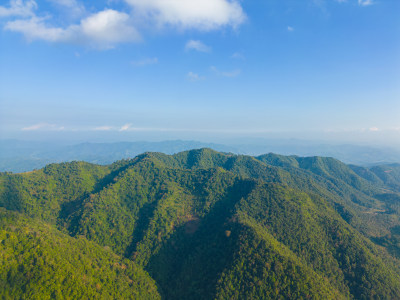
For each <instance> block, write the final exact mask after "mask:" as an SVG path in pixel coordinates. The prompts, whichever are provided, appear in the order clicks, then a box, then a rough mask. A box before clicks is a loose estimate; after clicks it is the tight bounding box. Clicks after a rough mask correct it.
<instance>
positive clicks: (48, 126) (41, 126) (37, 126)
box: [21, 123, 65, 131]
mask: <svg viewBox="0 0 400 300" xmlns="http://www.w3.org/2000/svg"><path fill="white" fill-rule="evenodd" d="M64 129H65V128H64V126H57V125H56V124H49V123H38V124H35V125H32V126H28V127H24V128H22V129H21V130H23V131H35V130H56V131H60V130H64Z"/></svg>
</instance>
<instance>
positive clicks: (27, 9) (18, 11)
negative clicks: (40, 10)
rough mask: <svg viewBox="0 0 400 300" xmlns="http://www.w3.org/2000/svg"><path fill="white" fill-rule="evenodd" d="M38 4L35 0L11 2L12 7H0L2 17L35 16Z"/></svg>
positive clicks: (14, 0)
mask: <svg viewBox="0 0 400 300" xmlns="http://www.w3.org/2000/svg"><path fill="white" fill-rule="evenodd" d="M36 8H37V4H36V2H35V1H34V0H28V1H23V0H11V1H10V6H9V7H5V6H0V17H14V16H18V17H27V16H33V15H34V12H33V11H34V10H35V9H36Z"/></svg>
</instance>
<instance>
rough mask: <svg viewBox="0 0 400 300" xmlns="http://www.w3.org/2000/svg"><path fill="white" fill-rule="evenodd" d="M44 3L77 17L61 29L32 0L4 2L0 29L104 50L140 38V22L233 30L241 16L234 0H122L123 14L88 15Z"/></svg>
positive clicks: (74, 6) (79, 8)
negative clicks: (5, 4) (2, 22)
mask: <svg viewBox="0 0 400 300" xmlns="http://www.w3.org/2000/svg"><path fill="white" fill-rule="evenodd" d="M48 1H49V2H51V3H53V4H55V5H57V6H58V7H60V8H63V9H64V10H65V12H67V11H69V12H73V14H74V15H78V16H81V18H80V20H79V21H78V22H77V23H73V24H69V25H66V26H63V27H61V26H59V25H57V24H55V20H56V18H54V17H53V16H52V15H51V14H50V13H48V12H42V11H40V12H38V11H39V6H38V4H37V2H36V1H35V0H25V1H23V0H10V2H9V3H8V6H0V18H7V19H9V20H7V22H5V25H4V29H5V30H8V31H11V32H17V33H21V34H23V35H24V36H25V37H26V39H27V40H28V41H35V40H42V41H47V42H53V43H70V44H78V45H85V46H90V47H93V48H99V49H109V48H113V47H115V46H116V45H118V44H121V43H132V42H139V41H141V34H140V33H139V29H138V28H141V26H143V27H147V28H148V27H160V26H172V27H173V28H176V29H179V30H185V29H195V30H200V31H210V30H217V29H220V28H221V27H233V28H236V27H237V26H239V25H240V24H242V23H243V22H244V20H245V19H246V16H245V14H244V12H243V9H242V7H241V6H240V4H239V2H238V1H237V0H201V1H198V0H184V1H183V0H124V2H125V3H126V4H127V5H128V8H130V11H129V12H123V11H119V10H115V9H111V8H107V9H104V10H100V11H97V12H93V13H91V14H89V13H87V11H86V9H85V7H84V5H83V4H82V3H81V2H78V1H77V0H48ZM110 3H111V4H112V2H110ZM111 4H109V5H111ZM138 20H141V21H140V22H139V21H138ZM193 42H196V41H193ZM196 47H197V48H196ZM192 49H195V50H197V51H203V52H207V51H209V48H208V47H207V46H205V45H201V44H198V45H197V46H196V45H192Z"/></svg>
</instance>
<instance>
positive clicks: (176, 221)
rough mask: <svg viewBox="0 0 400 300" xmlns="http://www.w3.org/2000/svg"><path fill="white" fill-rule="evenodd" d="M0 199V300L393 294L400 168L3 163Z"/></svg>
mask: <svg viewBox="0 0 400 300" xmlns="http://www.w3.org/2000/svg"><path fill="white" fill-rule="evenodd" d="M0 206H1V207H3V209H2V210H1V211H0V230H1V231H0V240H1V241H0V251H1V252H0V255H1V257H2V260H1V263H2V265H1V268H2V272H1V277H0V280H1V282H0V286H1V287H2V288H1V290H3V291H4V292H3V297H14V298H31V297H32V295H41V298H42V299H43V298H51V297H53V298H57V297H62V296H64V297H70V298H74V297H84V298H120V299H125V298H127V297H128V296H127V295H129V297H131V298H137V299H145V298H146V297H147V298H152V297H153V298H160V297H161V298H163V299H269V298H291V299H292V298H293V299H294V298H313V299H321V298H322V299H348V298H354V299H370V298H381V299H399V295H400V261H399V259H400V230H399V229H400V165H395V164H393V165H385V166H375V167H371V168H364V167H359V166H354V165H346V164H344V163H342V162H340V161H338V160H335V159H333V158H326V157H297V156H281V155H276V154H266V155H261V156H258V157H251V156H244V155H234V154H230V153H220V152H216V151H213V150H211V149H199V150H190V151H185V152H181V153H178V154H175V155H166V154H162V153H144V154H141V155H139V156H137V157H135V158H133V159H129V160H121V161H117V162H115V163H113V164H111V165H107V166H99V165H93V164H90V163H85V162H70V163H61V164H51V165H48V166H46V167H45V168H43V169H40V170H37V171H33V172H29V173H22V174H11V173H1V175H0ZM37 261H40V264H36V262H37ZM32 262H35V263H32ZM82 278H84V279H82ZM28 279H29V280H28ZM80 279H81V280H80ZM58 290H60V291H62V292H63V291H65V293H62V294H60V295H59V294H57V291H58Z"/></svg>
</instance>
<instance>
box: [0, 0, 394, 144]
mask: <svg viewBox="0 0 400 300" xmlns="http://www.w3.org/2000/svg"><path fill="white" fill-rule="evenodd" d="M399 12H400V1H398V0H302V1H299V0H290V1H289V0H242V1H236V0H202V1H199V0H107V1H102V0H100V1H79V0H25V1H24V0H10V1H9V0H0V138H19V139H44V138H47V139H56V138H58V139H76V140H80V141H83V140H88V141H90V140H96V141H109V140H110V141H111V140H113V141H116V140H137V139H140V140H157V139H158V140H163V139H176V138H180V139H198V140H207V139H209V140H213V141H215V140H219V139H223V138H236V137H237V138H244V137H255V138H256V137H257V138H300V139H323V140H327V141H330V140H331V141H344V142H354V143H369V144H385V145H399V146H400V18H399Z"/></svg>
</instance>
